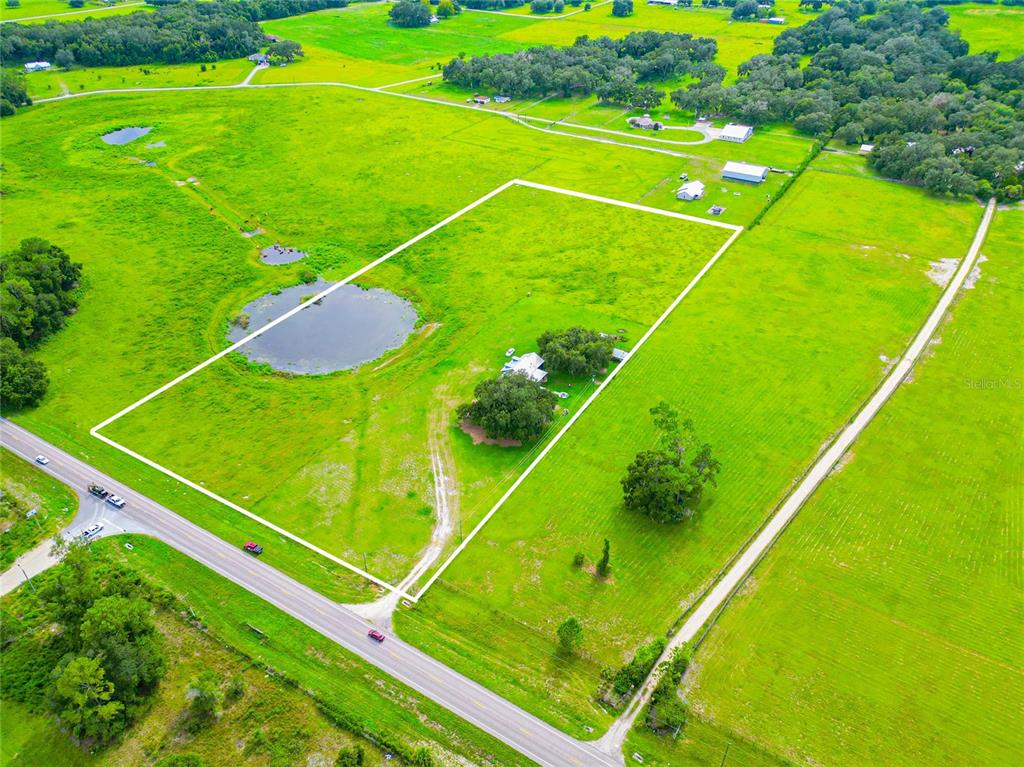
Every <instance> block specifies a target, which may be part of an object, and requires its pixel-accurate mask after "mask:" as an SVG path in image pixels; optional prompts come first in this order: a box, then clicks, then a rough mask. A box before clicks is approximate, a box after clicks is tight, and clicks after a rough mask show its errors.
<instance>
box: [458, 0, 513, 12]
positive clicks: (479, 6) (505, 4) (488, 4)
mask: <svg viewBox="0 0 1024 767" xmlns="http://www.w3.org/2000/svg"><path fill="white" fill-rule="evenodd" d="M462 5H464V6H466V7H467V8H473V9H475V10H494V11H500V10H501V9H503V8H519V7H520V6H523V5H526V0H464V1H463V3H462Z"/></svg>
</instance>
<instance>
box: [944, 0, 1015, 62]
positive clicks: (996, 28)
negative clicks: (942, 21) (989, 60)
mask: <svg viewBox="0 0 1024 767" xmlns="http://www.w3.org/2000/svg"><path fill="white" fill-rule="evenodd" d="M946 12H947V13H949V26H950V28H952V29H958V30H960V34H961V35H962V36H963V38H964V39H965V40H966V41H967V42H968V43H970V45H971V53H981V52H983V51H998V52H999V59H1000V60H1001V61H1006V60H1009V59H1012V58H1015V57H1017V56H1020V55H1021V54H1024V8H1016V7H1012V6H1005V5H958V6H951V7H949V8H946Z"/></svg>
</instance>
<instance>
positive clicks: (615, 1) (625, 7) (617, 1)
mask: <svg viewBox="0 0 1024 767" xmlns="http://www.w3.org/2000/svg"><path fill="white" fill-rule="evenodd" d="M632 15H633V0H612V16H620V17H621V16H632Z"/></svg>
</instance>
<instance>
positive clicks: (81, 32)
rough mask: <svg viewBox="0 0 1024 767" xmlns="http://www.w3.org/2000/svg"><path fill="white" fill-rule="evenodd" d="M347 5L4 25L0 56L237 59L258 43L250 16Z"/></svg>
mask: <svg viewBox="0 0 1024 767" xmlns="http://www.w3.org/2000/svg"><path fill="white" fill-rule="evenodd" d="M347 4H348V0H245V1H244V2H238V1H237V0H213V2H193V1H192V0H188V1H187V2H181V3H176V4H172V5H165V6H161V7H158V8H157V9H156V11H155V12H153V13H132V14H128V15H125V16H102V17H94V18H87V19H84V20H82V21H60V22H57V21H53V22H48V23H46V24H5V25H4V29H3V37H2V39H0V58H2V59H3V60H4V61H5V62H8V63H11V62H14V63H24V62H26V61H38V60H44V61H57V62H61V63H62V65H63V66H68V65H71V64H80V65H83V66H90V67H93V66H131V65H135V64H157V63H160V64H181V63H185V62H211V61H217V60H218V59H231V58H240V57H242V56H248V55H249V54H251V53H255V52H256V51H257V50H259V49H260V47H261V46H263V45H264V44H265V42H266V37H265V36H264V34H263V31H262V30H261V29H260V27H259V25H258V24H257V23H256V22H257V21H260V20H262V19H276V18H280V17H282V16H288V15H294V14H297V13H306V12H309V11H316V10H320V9H322V8H341V7H344V6H345V5H347Z"/></svg>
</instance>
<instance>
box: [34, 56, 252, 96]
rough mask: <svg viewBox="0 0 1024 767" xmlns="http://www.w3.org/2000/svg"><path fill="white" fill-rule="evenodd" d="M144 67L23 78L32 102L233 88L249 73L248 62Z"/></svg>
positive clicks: (53, 73) (233, 60) (150, 65)
mask: <svg viewBox="0 0 1024 767" xmlns="http://www.w3.org/2000/svg"><path fill="white" fill-rule="evenodd" d="M203 66H204V65H202V64H147V65H146V66H144V67H93V68H81V69H77V68H76V69H71V70H67V71H65V70H60V69H51V70H49V71H47V72H30V73H29V74H27V75H25V83H26V85H27V86H28V94H29V96H31V97H32V98H33V99H46V98H53V97H54V96H63V95H65V94H68V93H81V92H84V91H98V90H122V89H124V88H180V87H183V86H203V85H234V84H236V83H240V82H242V80H244V79H245V76H246V75H247V74H249V72H250V71H251V70H252V66H253V65H252V62H250V61H248V60H247V59H228V60H225V61H218V62H215V63H212V64H206V65H205V68H206V71H203Z"/></svg>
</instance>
